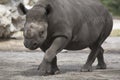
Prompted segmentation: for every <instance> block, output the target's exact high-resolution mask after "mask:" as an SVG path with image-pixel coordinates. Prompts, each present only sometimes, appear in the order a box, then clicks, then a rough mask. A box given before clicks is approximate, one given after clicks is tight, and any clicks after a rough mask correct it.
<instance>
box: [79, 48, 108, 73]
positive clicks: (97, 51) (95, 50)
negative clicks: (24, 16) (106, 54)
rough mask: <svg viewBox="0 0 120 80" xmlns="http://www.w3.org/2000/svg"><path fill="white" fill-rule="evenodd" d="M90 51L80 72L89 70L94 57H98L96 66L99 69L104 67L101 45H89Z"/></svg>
mask: <svg viewBox="0 0 120 80" xmlns="http://www.w3.org/2000/svg"><path fill="white" fill-rule="evenodd" d="M90 49H91V53H90V54H89V56H88V59H87V62H86V64H85V65H84V66H83V67H82V68H81V71H82V72H91V71H92V70H93V69H92V64H93V62H94V61H95V59H96V57H97V58H98V65H97V67H98V68H100V69H103V68H106V64H105V62H104V58H103V49H102V47H101V46H92V47H90Z"/></svg>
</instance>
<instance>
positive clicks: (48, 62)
mask: <svg viewBox="0 0 120 80" xmlns="http://www.w3.org/2000/svg"><path fill="white" fill-rule="evenodd" d="M67 43H68V39H67V38H66V37H57V38H55V40H54V41H53V43H52V45H51V46H50V48H48V50H47V51H46V52H45V55H44V58H43V61H42V63H41V64H40V66H39V68H38V69H39V72H40V75H50V74H55V73H56V70H55V69H54V67H56V66H57V62H56V60H57V59H55V57H56V55H57V53H59V52H60V51H61V50H62V49H63V48H64V47H65V46H66V45H67ZM53 64H56V66H55V65H54V66H53ZM56 69H57V67H56ZM57 70H58V69H57Z"/></svg>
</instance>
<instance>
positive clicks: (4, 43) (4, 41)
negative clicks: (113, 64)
mask: <svg viewBox="0 0 120 80" xmlns="http://www.w3.org/2000/svg"><path fill="white" fill-rule="evenodd" d="M36 1H37V0H0V51H29V50H27V49H26V48H25V47H24V45H23V34H22V30H23V24H24V22H25V16H21V15H19V14H18V12H17V5H18V4H19V3H21V2H22V3H24V4H25V6H26V7H27V8H31V7H32V6H33V5H34V4H35V2H36ZM100 1H101V2H102V3H103V4H104V5H105V6H106V8H108V10H109V11H110V13H111V15H112V16H113V21H114V27H113V30H112V33H111V35H110V39H111V40H108V41H109V42H119V41H118V40H117V39H116V37H119V36H120V0H100ZM106 42H107V41H106ZM109 42H108V43H109ZM116 44H117V43H116Z"/></svg>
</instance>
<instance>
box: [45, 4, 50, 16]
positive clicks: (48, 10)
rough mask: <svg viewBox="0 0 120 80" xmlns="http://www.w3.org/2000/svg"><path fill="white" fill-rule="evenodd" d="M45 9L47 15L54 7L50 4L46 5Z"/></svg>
mask: <svg viewBox="0 0 120 80" xmlns="http://www.w3.org/2000/svg"><path fill="white" fill-rule="evenodd" d="M45 9H46V15H49V14H50V13H51V12H52V7H51V5H49V4H48V5H47V6H46V8H45Z"/></svg>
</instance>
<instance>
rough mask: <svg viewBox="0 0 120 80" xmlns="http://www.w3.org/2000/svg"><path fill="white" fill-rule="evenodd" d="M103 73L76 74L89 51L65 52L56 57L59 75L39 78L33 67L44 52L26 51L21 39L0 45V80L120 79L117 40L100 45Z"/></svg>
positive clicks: (38, 62) (116, 38)
mask: <svg viewBox="0 0 120 80" xmlns="http://www.w3.org/2000/svg"><path fill="white" fill-rule="evenodd" d="M103 47H104V49H105V54H104V56H105V62H106V64H107V69H106V70H96V69H95V65H96V64H97V61H95V63H94V64H93V68H94V71H93V72H80V69H81V67H82V66H83V64H84V63H85V62H86V60H87V56H88V54H89V49H85V50H80V51H65V52H61V53H59V54H58V66H59V68H60V70H61V73H60V74H58V75H51V76H39V74H38V71H37V67H38V65H39V64H40V62H41V60H42V58H43V56H44V53H43V52H41V51H40V50H39V49H38V50H35V51H30V50H27V49H26V48H25V47H24V46H23V40H22V38H21V39H18V40H16V39H12V40H6V41H1V42H0V80H120V37H109V38H108V39H107V40H106V41H105V43H104V44H103Z"/></svg>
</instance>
